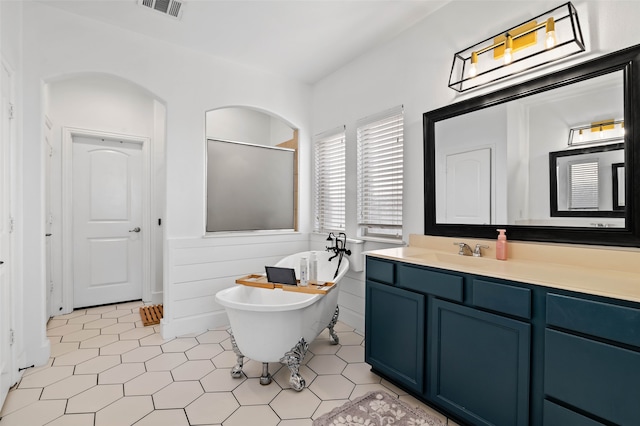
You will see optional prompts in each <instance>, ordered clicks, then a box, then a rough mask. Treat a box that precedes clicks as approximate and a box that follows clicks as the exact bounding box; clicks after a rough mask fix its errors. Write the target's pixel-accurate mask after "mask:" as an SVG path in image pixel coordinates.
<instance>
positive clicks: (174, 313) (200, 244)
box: [161, 233, 309, 339]
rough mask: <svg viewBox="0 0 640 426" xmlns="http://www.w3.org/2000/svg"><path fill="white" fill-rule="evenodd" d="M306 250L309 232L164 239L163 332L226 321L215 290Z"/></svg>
mask: <svg viewBox="0 0 640 426" xmlns="http://www.w3.org/2000/svg"><path fill="white" fill-rule="evenodd" d="M306 250H309V234H301V233H287V234H268V235H260V234H251V235H249V234H238V235H228V236H227V235H225V236H215V237H205V238H188V239H170V240H168V241H167V250H166V253H167V258H166V259H165V267H166V268H167V270H166V273H165V276H167V277H168V280H167V281H168V282H167V283H166V284H165V289H164V318H163V320H162V325H161V330H162V336H163V337H164V338H165V339H166V338H171V337H175V336H180V335H184V334H189V333H194V332H199V331H204V330H207V329H210V328H215V327H220V326H223V325H226V324H228V323H229V321H228V319H227V315H226V313H225V311H224V308H223V307H222V306H220V305H219V304H217V303H216V301H215V294H216V293H217V292H218V291H220V290H222V289H225V288H227V287H230V286H233V285H235V279H236V278H238V277H241V276H243V275H247V274H251V273H256V272H264V266H265V265H273V264H275V263H276V262H277V261H278V260H280V259H282V258H283V257H285V256H288V255H290V254H293V253H297V252H301V251H306Z"/></svg>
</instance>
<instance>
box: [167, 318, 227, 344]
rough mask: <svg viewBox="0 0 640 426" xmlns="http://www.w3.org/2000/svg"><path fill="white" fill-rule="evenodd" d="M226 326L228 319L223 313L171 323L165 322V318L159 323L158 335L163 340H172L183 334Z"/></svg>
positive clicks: (181, 319) (182, 319)
mask: <svg viewBox="0 0 640 426" xmlns="http://www.w3.org/2000/svg"><path fill="white" fill-rule="evenodd" d="M228 324H229V318H228V317H227V313H226V312H225V311H217V312H207V313H206V314H202V315H197V316H192V317H186V318H180V319H177V320H172V321H167V318H163V319H162V320H161V321H160V333H161V334H162V338H163V339H172V338H174V337H178V336H184V335H185V334H191V333H198V332H202V333H204V332H205V331H207V330H211V329H214V328H218V327H222V326H225V325H228Z"/></svg>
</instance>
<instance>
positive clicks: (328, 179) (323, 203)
mask: <svg viewBox="0 0 640 426" xmlns="http://www.w3.org/2000/svg"><path fill="white" fill-rule="evenodd" d="M314 169H315V172H314V176H315V200H314V201H315V221H314V226H313V230H314V231H315V232H331V231H344V230H345V181H346V176H345V174H346V169H345V130H344V126H343V127H340V128H338V129H334V130H331V131H328V132H324V133H322V134H320V135H318V136H316V138H315V141H314Z"/></svg>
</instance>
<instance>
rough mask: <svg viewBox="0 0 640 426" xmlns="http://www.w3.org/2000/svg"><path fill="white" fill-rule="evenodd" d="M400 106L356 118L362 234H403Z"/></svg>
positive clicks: (380, 235) (393, 236)
mask: <svg viewBox="0 0 640 426" xmlns="http://www.w3.org/2000/svg"><path fill="white" fill-rule="evenodd" d="M403 124H404V119H403V111H402V107H401V106H400V107H396V108H393V109H391V110H388V111H384V112H382V113H380V114H376V116H373V117H368V118H365V119H362V120H360V121H358V123H357V126H358V129H357V140H358V143H357V145H358V224H359V226H360V230H361V234H362V235H363V236H379V237H386V238H398V239H401V238H402V193H403V144H404V137H403V134H404V129H403Z"/></svg>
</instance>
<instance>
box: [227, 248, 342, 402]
mask: <svg viewBox="0 0 640 426" xmlns="http://www.w3.org/2000/svg"><path fill="white" fill-rule="evenodd" d="M315 253H316V256H317V259H318V281H333V282H334V283H335V287H336V288H332V289H331V290H330V291H328V292H327V293H326V294H309V293H299V292H293V291H283V290H281V289H264V288H258V287H249V286H245V285H236V286H234V287H231V288H227V289H225V290H221V291H219V292H218V293H217V294H216V301H217V302H218V303H220V304H221V305H222V306H224V307H225V310H226V312H227V315H228V317H229V323H230V324H231V341H232V343H233V347H234V351H235V352H236V355H237V357H238V363H237V365H236V366H235V367H234V368H233V369H232V371H231V375H232V376H234V377H240V376H241V374H242V366H243V358H244V357H245V356H246V357H248V358H250V359H253V360H255V361H259V362H262V363H263V364H262V366H263V371H262V377H261V378H260V383H262V384H269V383H270V382H271V376H270V375H269V372H268V365H269V364H268V363H269V362H282V363H285V364H287V366H288V367H289V370H291V380H290V383H291V387H292V388H293V389H295V390H297V391H301V390H302V389H303V388H304V386H305V382H304V379H303V378H302V377H301V376H300V375H299V374H298V370H299V367H300V363H301V362H302V359H303V358H304V356H305V354H306V351H307V348H308V346H309V343H310V342H312V341H313V340H315V338H316V337H317V336H318V334H320V332H322V330H323V329H325V328H327V327H328V328H329V333H330V336H331V343H332V344H337V343H338V336H337V334H336V333H335V332H334V331H333V326H334V325H335V323H336V321H337V320H338V290H339V289H338V288H337V286H338V283H339V282H340V279H341V278H342V277H343V276H344V275H345V274H346V273H347V270H348V269H349V260H348V259H347V257H346V256H344V257H343V258H342V260H341V261H340V267H339V268H338V260H339V258H340V256H336V257H335V258H334V259H332V260H331V261H329V259H330V258H331V257H332V256H335V253H329V252H322V251H317V252H315ZM310 254H311V252H309V251H307V252H301V253H296V254H293V255H291V256H288V257H285V258H284V259H282V260H280V261H279V262H278V263H277V264H276V265H275V266H281V267H286V268H294V269H295V271H296V277H299V276H300V275H299V265H300V258H302V257H307V258H309V257H310ZM336 270H337V271H338V275H337V276H336V277H335V278H334V274H335V273H336Z"/></svg>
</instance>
